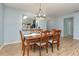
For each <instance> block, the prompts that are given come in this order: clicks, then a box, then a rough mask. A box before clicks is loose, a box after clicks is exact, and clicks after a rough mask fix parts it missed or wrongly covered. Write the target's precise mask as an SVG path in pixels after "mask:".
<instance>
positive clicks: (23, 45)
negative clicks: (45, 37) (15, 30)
mask: <svg viewBox="0 0 79 59" xmlns="http://www.w3.org/2000/svg"><path fill="white" fill-rule="evenodd" d="M20 36H21V44H22V45H21V46H22V55H23V56H24V55H25V49H26V47H27V43H26V41H25V40H26V39H25V38H24V34H23V32H22V31H20ZM30 46H33V48H35V47H34V43H33V42H32V43H30Z"/></svg>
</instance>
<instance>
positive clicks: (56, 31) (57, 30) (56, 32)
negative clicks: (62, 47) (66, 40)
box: [52, 29, 61, 40]
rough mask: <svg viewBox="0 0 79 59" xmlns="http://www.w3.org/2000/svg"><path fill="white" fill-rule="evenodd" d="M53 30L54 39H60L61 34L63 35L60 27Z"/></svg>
mask: <svg viewBox="0 0 79 59" xmlns="http://www.w3.org/2000/svg"><path fill="white" fill-rule="evenodd" d="M52 32H53V34H54V35H53V39H54V40H56V39H60V35H61V30H60V29H52Z"/></svg>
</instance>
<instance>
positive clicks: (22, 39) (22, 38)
mask: <svg viewBox="0 0 79 59" xmlns="http://www.w3.org/2000/svg"><path fill="white" fill-rule="evenodd" d="M20 36H21V43H22V47H24V46H25V44H24V35H23V33H22V31H20Z"/></svg>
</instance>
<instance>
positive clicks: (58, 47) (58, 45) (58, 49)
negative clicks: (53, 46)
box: [57, 41, 59, 50]
mask: <svg viewBox="0 0 79 59" xmlns="http://www.w3.org/2000/svg"><path fill="white" fill-rule="evenodd" d="M57 50H59V41H58V42H57Z"/></svg>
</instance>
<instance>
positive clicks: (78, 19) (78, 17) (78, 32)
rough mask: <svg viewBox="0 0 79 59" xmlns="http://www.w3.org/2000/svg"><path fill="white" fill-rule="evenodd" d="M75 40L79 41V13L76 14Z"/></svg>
mask: <svg viewBox="0 0 79 59" xmlns="http://www.w3.org/2000/svg"><path fill="white" fill-rule="evenodd" d="M73 22H74V32H73V33H74V34H73V35H74V39H78V40H79V12H78V13H74V21H73Z"/></svg>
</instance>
